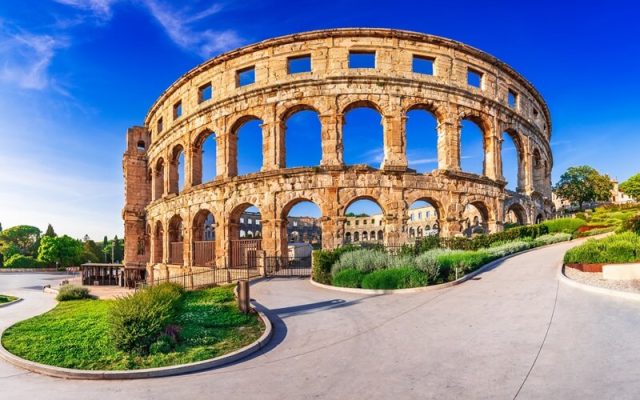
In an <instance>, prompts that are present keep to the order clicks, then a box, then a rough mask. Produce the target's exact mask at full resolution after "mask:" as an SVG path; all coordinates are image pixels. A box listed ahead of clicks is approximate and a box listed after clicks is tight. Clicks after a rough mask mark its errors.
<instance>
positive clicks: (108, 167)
mask: <svg viewBox="0 0 640 400" xmlns="http://www.w3.org/2000/svg"><path fill="white" fill-rule="evenodd" d="M319 4H320V3H319V2H316V1H296V2H284V1H280V2H271V1H255V0H247V1H242V2H231V1H226V2H225V1H223V2H215V1H213V2H212V1H187V0H185V1H180V2H175V1H174V2H172V1H169V0H85V1H83V0H57V1H53V0H21V1H3V2H0V188H1V189H0V222H1V223H2V225H3V226H4V227H8V226H12V225H16V224H20V223H27V224H33V225H36V226H39V227H40V228H41V229H44V228H45V227H46V224H47V223H52V224H53V226H54V227H55V228H56V230H58V231H60V232H66V233H69V234H71V235H73V236H76V237H81V236H83V235H84V234H85V233H88V234H89V235H90V236H92V237H94V238H100V237H102V236H103V235H105V234H107V235H109V236H113V235H114V234H119V235H121V234H122V222H121V220H120V209H121V208H122V204H123V189H122V188H123V184H122V172H121V156H122V151H123V149H124V134H125V132H126V129H127V127H129V126H132V125H136V124H140V123H142V121H143V119H144V116H145V114H146V112H147V110H148V108H149V106H150V105H151V104H152V103H153V101H154V100H155V99H156V98H157V97H158V95H159V94H160V93H161V92H162V91H163V90H164V89H165V88H166V87H167V86H169V85H170V84H171V83H172V82H173V81H174V80H175V79H176V78H178V77H179V76H180V75H181V74H183V73H184V72H186V71H187V70H189V69H190V68H192V67H194V66H195V65H197V64H199V63H200V62H202V61H204V60H206V59H208V58H209V57H212V56H215V55H217V54H219V53H221V52H223V51H226V50H230V49H233V48H236V47H238V46H241V45H245V44H250V43H252V42H256V41H259V40H263V39H266V38H269V37H273V36H278V35H283V34H288V33H293V32H299V31H305V30H312V29H321V28H331V27H350V26H371V27H389V28H399V29H409V30H415V31H420V32H425V33H431V34H435V35H441V36H445V37H449V38H452V39H456V40H459V41H462V42H464V43H467V44H470V45H472V46H475V47H477V48H480V49H482V50H484V51H487V52H488V53H490V54H493V55H495V56H496V57H498V58H500V59H501V60H503V61H505V62H507V63H508V64H510V65H511V66H513V67H514V68H515V69H516V70H517V71H519V72H520V73H522V74H523V75H524V76H525V77H526V78H527V79H529V80H530V81H531V82H533V84H534V85H535V86H536V87H537V88H538V89H539V90H540V92H541V93H542V95H543V96H544V98H545V99H546V100H547V102H548V104H549V107H550V109H551V115H552V118H553V138H552V146H553V150H554V156H555V166H554V170H553V179H554V181H555V180H557V178H558V177H559V176H560V174H561V173H562V172H563V171H564V170H565V169H566V168H567V167H569V166H572V165H578V164H590V165H593V166H594V167H596V168H597V169H599V170H600V171H601V172H605V173H608V174H610V175H611V176H613V177H617V178H618V179H620V180H624V179H626V178H628V177H629V176H630V175H632V174H634V173H636V172H638V170H639V169H640V168H639V167H640V165H639V164H640V162H639V161H638V149H639V148H640V113H639V112H638V110H640V96H639V95H638V93H640V78H639V76H638V71H640V44H639V40H638V38H640V24H638V23H637V18H636V17H637V15H638V12H639V10H638V8H637V6H636V5H635V4H634V2H631V1H615V2H607V3H603V2H593V1H587V2H584V1H567V2H557V1H553V2H552V1H547V0H543V1H537V2H514V1H486V2H477V1H468V2H467V1H457V2H454V3H450V2H441V1H438V2H436V1H415V2H396V3H392V4H390V3H389V2H375V1H366V2H362V1H334V2H330V1H326V2H322V6H320V5H319ZM295 118H296V119H295V120H292V121H290V124H289V125H290V128H291V129H292V131H294V130H295V131H304V132H303V133H300V135H303V136H298V137H297V138H293V136H292V138H291V141H292V144H291V145H292V146H301V144H302V143H305V141H306V140H307V138H306V137H305V136H304V135H311V136H312V135H314V132H315V131H314V125H313V118H314V116H313V115H307V116H304V115H303V116H296V117H295ZM347 118H348V121H347V128H346V129H347V130H348V131H347V132H346V133H345V135H346V134H349V136H350V138H349V139H347V138H345V140H346V141H348V140H352V141H355V142H358V135H362V134H363V132H366V134H367V136H366V137H367V141H366V143H363V144H364V145H365V146H364V147H366V149H365V150H366V151H362V149H359V150H358V151H357V152H352V153H351V152H350V150H347V153H346V154H345V158H346V159H347V160H353V162H365V163H373V164H375V163H379V158H380V157H379V153H377V152H376V151H377V150H378V149H379V147H377V146H380V145H381V137H380V136H376V134H371V132H372V131H373V132H378V131H375V129H380V127H379V119H378V120H376V118H377V116H376V115H375V113H373V115H372V112H371V111H370V110H354V111H353V115H348V116H347ZM409 124H413V125H415V127H414V128H412V129H415V131H413V134H412V136H410V138H409V140H411V137H414V143H415V145H416V146H417V147H418V148H419V149H418V150H414V152H413V153H411V152H410V153H409V159H410V160H413V161H414V164H415V166H416V168H418V169H419V170H424V171H428V170H431V169H433V168H435V163H434V162H433V159H434V158H435V151H433V149H432V148H430V147H429V140H433V137H432V136H429V132H433V131H432V128H430V127H429V118H428V116H426V115H416V116H411V117H410V121H409ZM307 126H308V127H310V128H309V130H304V129H302V130H301V129H300V128H301V127H302V128H304V127H307ZM245 129H246V135H247V136H250V135H251V129H255V126H254V127H253V128H252V126H251V125H248V126H247V127H246V128H245ZM465 129H466V128H465ZM469 131H473V127H469ZM421 132H424V134H421ZM410 134H411V133H410ZM468 136H469V137H470V139H468V141H467V139H465V135H464V133H463V157H464V158H463V165H464V164H466V163H470V164H471V165H473V164H474V161H475V165H476V166H477V165H478V163H477V160H476V159H475V156H474V154H473V153H474V151H473V148H474V147H473V146H474V140H475V139H473V134H469V135H468ZM416 138H417V139H416ZM248 140H250V139H248ZM288 140H289V139H288ZM296 140H297V142H296ZM296 143H297V144H296ZM465 147H467V149H468V151H467V150H465ZM205 150H206V148H205ZM308 153H309V157H310V158H312V157H313V158H316V159H317V158H319V149H311V150H309V152H308ZM209 154H211V151H209ZM247 157H249V158H251V156H250V155H248V156H247ZM205 158H206V157H205ZM430 160H431V161H430ZM205 162H206V161H205ZM287 162H288V163H289V164H290V165H303V164H304V163H305V159H301V158H300V155H299V154H297V155H296V154H293V152H292V153H291V154H289V155H288V157H287ZM509 162H514V160H511V161H509V159H508V157H507V160H506V162H505V173H506V175H507V177H509V171H508V170H509V166H508V164H509ZM242 165H244V164H242V161H241V169H242ZM246 167H247V168H249V169H250V168H251V167H252V166H251V165H246ZM512 176H513V175H512Z"/></svg>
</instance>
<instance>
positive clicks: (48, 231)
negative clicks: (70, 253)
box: [44, 224, 58, 237]
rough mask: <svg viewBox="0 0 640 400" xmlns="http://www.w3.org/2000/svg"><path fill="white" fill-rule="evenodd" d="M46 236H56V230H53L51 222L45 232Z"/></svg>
mask: <svg viewBox="0 0 640 400" xmlns="http://www.w3.org/2000/svg"><path fill="white" fill-rule="evenodd" d="M44 235H45V236H48V237H56V236H58V235H56V232H55V231H54V230H53V226H51V224H49V225H47V231H46V232H45V233H44Z"/></svg>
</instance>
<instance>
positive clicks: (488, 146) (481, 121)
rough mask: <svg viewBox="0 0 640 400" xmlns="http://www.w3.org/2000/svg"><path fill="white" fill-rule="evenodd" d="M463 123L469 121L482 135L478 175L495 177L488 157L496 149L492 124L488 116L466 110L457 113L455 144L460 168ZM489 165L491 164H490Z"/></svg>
mask: <svg viewBox="0 0 640 400" xmlns="http://www.w3.org/2000/svg"><path fill="white" fill-rule="evenodd" d="M464 121H470V122H471V123H473V124H474V125H476V126H477V127H478V128H479V129H480V132H481V135H482V172H481V173H480V175H485V176H493V175H495V171H494V170H495V166H493V165H492V160H491V157H489V156H490V155H491V154H492V153H493V152H495V150H496V149H494V148H493V147H494V146H493V144H492V140H491V137H492V135H493V123H492V122H491V120H490V116H489V115H484V114H483V113H481V112H479V111H476V110H473V109H467V108H461V110H460V112H459V113H458V121H457V124H456V126H457V130H458V133H457V136H458V138H457V143H458V149H457V154H458V160H460V168H461V170H463V171H464V168H462V159H463V158H462V157H464V156H463V154H462V148H463V146H462V139H463V133H464V132H463V124H464ZM490 163H491V164H490Z"/></svg>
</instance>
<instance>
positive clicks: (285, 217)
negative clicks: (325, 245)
mask: <svg viewBox="0 0 640 400" xmlns="http://www.w3.org/2000/svg"><path fill="white" fill-rule="evenodd" d="M316 197H317V196H300V197H295V198H293V199H291V200H289V201H288V202H287V203H286V204H285V205H284V206H283V207H282V209H281V211H280V220H281V221H282V222H283V223H282V224H281V226H280V232H279V235H280V238H281V240H280V246H281V247H280V252H281V253H280V254H287V253H288V250H287V243H288V242H289V240H288V238H289V231H288V230H289V214H290V213H291V210H292V209H293V208H294V207H295V206H297V205H299V204H302V203H311V204H313V205H315V206H316V207H317V209H318V210H319V211H320V216H319V217H317V220H319V221H320V237H319V239H320V240H322V236H323V225H324V223H323V220H324V218H323V216H324V211H323V207H322V203H321V202H317V201H315V200H313V199H312V198H316ZM299 229H302V227H299ZM312 232H313V231H312ZM298 237H299V240H305V237H304V236H303V235H300V234H299V233H298ZM285 238H286V239H287V240H284V239H285ZM306 239H307V240H313V238H309V237H307V238H306ZM299 240H298V241H299ZM320 243H321V242H320Z"/></svg>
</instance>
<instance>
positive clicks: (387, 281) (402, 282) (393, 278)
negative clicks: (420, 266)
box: [362, 268, 427, 289]
mask: <svg viewBox="0 0 640 400" xmlns="http://www.w3.org/2000/svg"><path fill="white" fill-rule="evenodd" d="M426 284H427V277H426V275H425V274H424V273H422V272H421V271H418V270H417V269H415V268H394V269H381V270H377V271H373V272H371V273H369V274H367V275H365V277H364V279H363V280H362V287H363V288H365V289H406V288H413V287H420V286H425V285H426Z"/></svg>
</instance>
